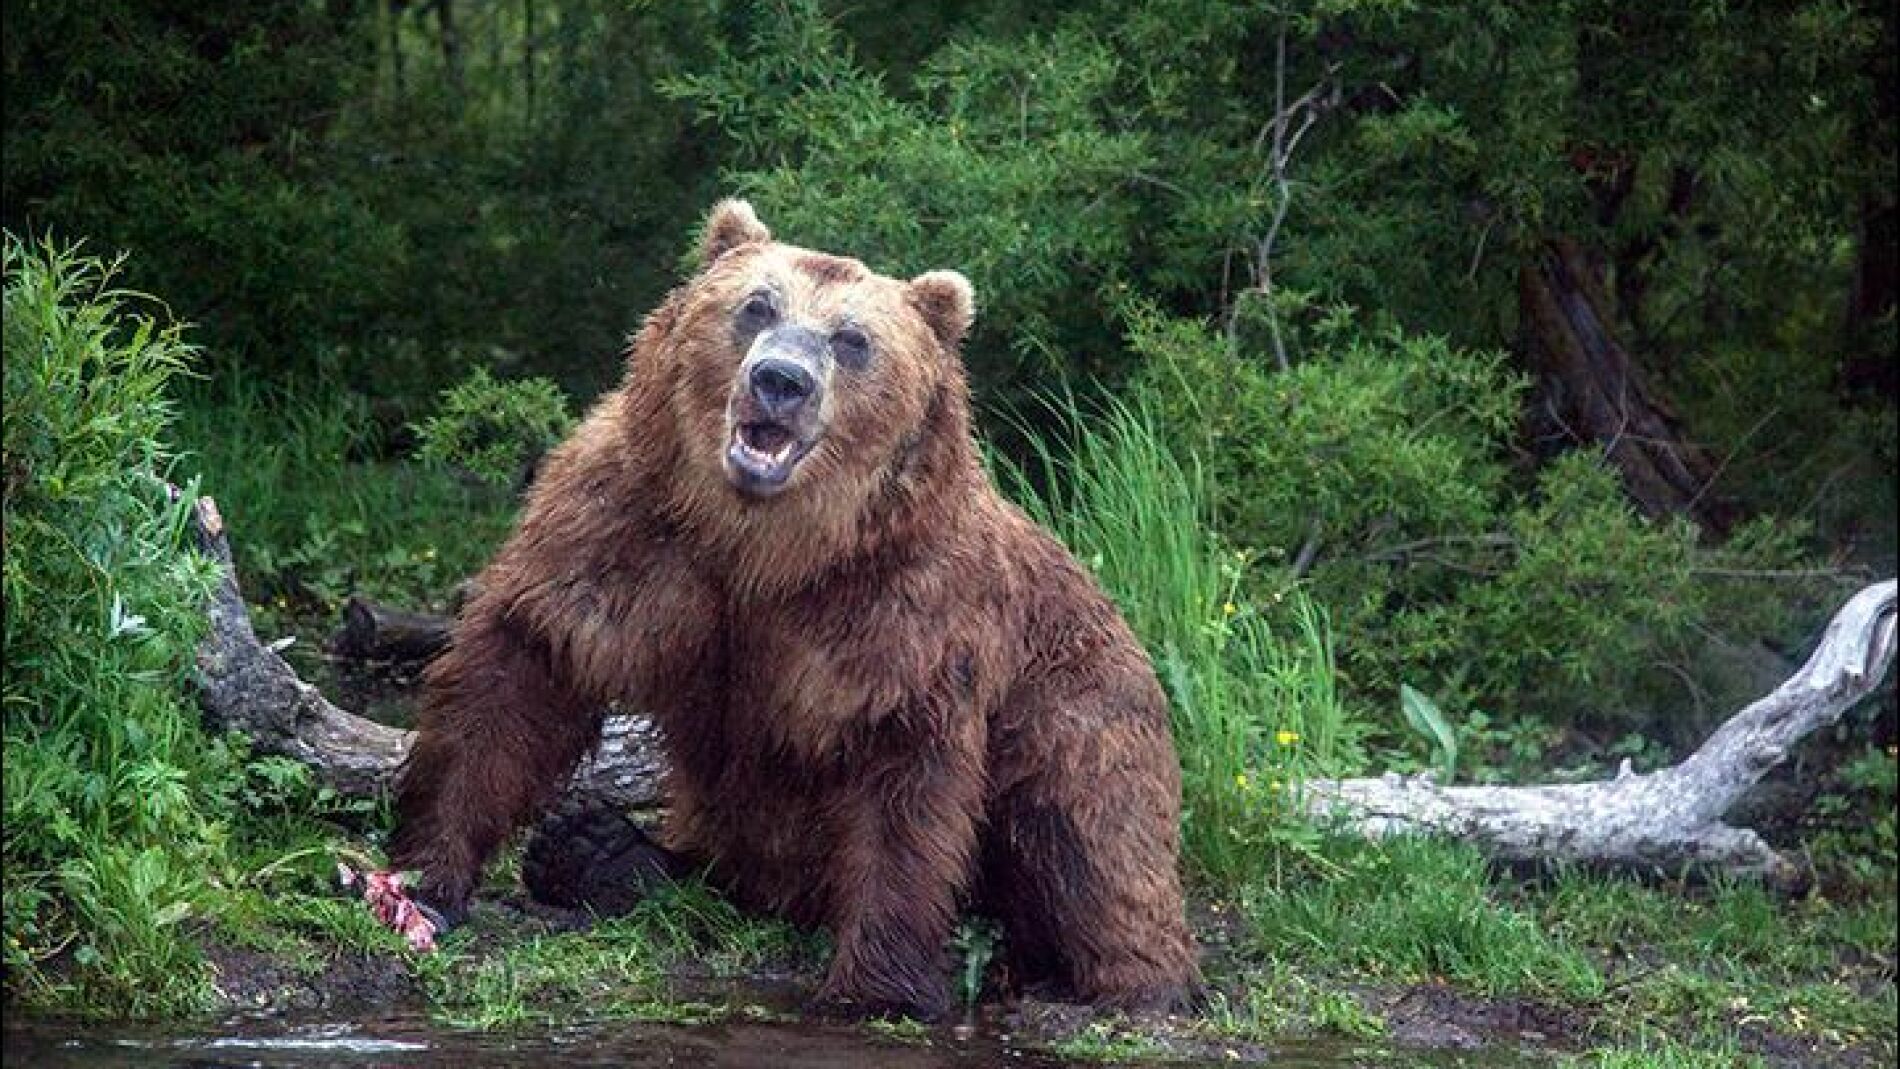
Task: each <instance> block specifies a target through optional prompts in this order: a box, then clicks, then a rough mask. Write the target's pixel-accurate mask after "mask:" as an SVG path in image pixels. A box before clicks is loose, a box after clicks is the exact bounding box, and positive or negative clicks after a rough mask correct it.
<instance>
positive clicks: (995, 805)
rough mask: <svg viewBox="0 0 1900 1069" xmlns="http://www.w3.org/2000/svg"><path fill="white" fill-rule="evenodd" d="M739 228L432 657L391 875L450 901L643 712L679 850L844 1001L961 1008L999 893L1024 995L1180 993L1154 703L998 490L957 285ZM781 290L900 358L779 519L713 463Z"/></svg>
mask: <svg viewBox="0 0 1900 1069" xmlns="http://www.w3.org/2000/svg"><path fill="white" fill-rule="evenodd" d="M736 210H737V209H734V208H732V207H731V206H730V205H725V206H722V207H721V209H720V210H718V211H717V212H715V215H714V218H713V221H712V222H711V223H709V225H708V228H707V237H706V259H707V266H706V267H705V268H704V270H703V271H702V272H701V273H700V274H699V275H698V276H697V277H695V278H693V279H692V280H690V281H689V282H688V283H687V284H686V285H684V286H682V287H681V288H680V289H679V290H677V291H675V292H674V293H673V294H672V295H671V296H670V297H669V298H668V299H667V300H666V301H665V303H664V304H663V305H662V306H661V307H660V308H659V309H657V310H656V311H655V312H654V313H653V314H652V315H651V316H650V317H649V318H648V320H647V322H646V324H645V326H644V327H643V329H642V330H641V332H640V333H639V335H638V336H637V338H636V339H635V341H634V344H633V346H632V349H631V353H630V357H629V363H628V370H627V375H626V379H625V382H624V383H623V385H622V386H621V388H619V389H618V390H616V391H614V392H612V393H609V394H607V395H606V396H605V397H604V398H603V399H602V400H601V401H600V402H599V403H598V404H597V405H596V406H595V407H594V409H593V411H592V412H591V413H590V414H589V415H588V417H587V418H586V420H585V421H584V422H583V424H582V425H581V427H580V428H579V430H578V431H577V432H576V433H575V434H574V436H573V437H572V438H571V439H570V440H569V441H568V442H567V443H566V444H565V445H563V446H562V447H561V448H560V449H559V450H557V451H556V452H555V453H553V454H552V455H551V456H550V457H549V458H548V460H547V462H546V464H545V467H544V470H543V473H542V475H541V477H540V479H539V481H538V482H537V484H536V486H535V487H534V490H533V491H532V494H531V496H530V498H529V500H528V502H527V506H526V508H525V510H524V514H523V516H522V517H521V520H520V522H519V524H518V527H517V529H516V531H515V533H514V535H513V537H512V538H511V539H510V540H509V542H508V543H507V544H506V545H505V546H504V547H503V549H502V550H501V552H500V554H499V555H498V556H497V557H496V559H495V560H494V562H493V563H492V564H491V565H490V566H489V567H488V569H487V570H486V571H485V572H484V573H483V575H482V577H481V581H480V589H481V593H480V595H479V596H478V597H477V598H476V599H475V600H474V601H473V602H472V603H471V604H469V605H468V606H467V607H466V608H465V609H464V612H463V615H462V618H461V620H460V622H459V625H458V628H457V631H456V635H455V640H454V642H453V644H452V646H451V648H450V649H449V650H448V652H447V653H445V654H444V655H443V656H442V657H441V658H440V659H438V660H437V661H436V663H435V664H434V665H433V666H432V668H431V669H430V671H429V674H428V678H427V691H426V699H425V703H424V709H423V713H422V718H421V727H420V733H419V736H418V739H417V742H416V744H415V747H414V749H413V750H412V751H411V754H410V757H409V760H408V763H407V766H406V768H405V770H404V774H403V776H402V778H401V780H400V784H399V791H398V799H397V811H398V816H399V821H398V828H397V831H396V835H395V837H394V839H393V841H392V844H391V854H392V856H393V859H394V861H395V863H396V864H397V865H398V866H399V867H403V868H415V869H420V870H421V872H422V873H423V894H424V895H426V896H428V897H430V898H432V899H433V900H435V901H437V902H439V903H441V904H443V905H445V906H446V907H448V908H449V909H451V910H453V909H456V908H459V907H460V906H461V905H462V904H464V903H465V902H466V901H467V898H468V896H469V894H470V892H471V890H472V889H473V887H474V885H475V883H476V881H477V879H478V877H479V874H480V871H481V868H482V866H483V864H484V863H485V862H486V861H487V860H488V858H489V857H490V855H491V854H492V853H493V852H494V850H495V849H496V847H497V846H499V845H500V843H501V842H502V841H503V839H504V838H505V837H506V836H507V835H508V834H509V833H510V832H511V831H512V830H513V829H515V828H516V827H517V826H518V825H520V824H521V823H522V822H524V821H526V820H528V819H530V818H531V817H533V816H534V815H535V814H536V813H537V812H538V811H539V810H540V809H541V808H542V807H544V806H545V805H546V803H547V802H548V801H549V799H550V796H551V795H552V794H553V793H554V792H555V790H556V789H557V788H558V787H559V786H560V784H561V783H562V782H563V781H564V780H565V777H566V776H567V774H568V772H569V771H570V770H571V768H572V767H573V765H574V764H575V763H576V761H577V760H578V759H579V758H580V757H581V756H582V754H583V753H584V752H585V751H586V750H587V749H588V748H589V747H590V746H591V745H592V744H593V742H594V741H595V739H596V737H597V733H598V728H599V724H598V721H597V719H596V713H595V710H599V709H601V708H602V707H603V706H604V704H605V703H606V702H608V701H612V700H622V701H625V702H627V703H628V704H629V705H631V706H632V707H635V708H639V709H643V710H646V711H648V712H649V713H650V714H651V715H652V716H653V717H654V719H655V721H656V723H657V724H658V725H659V727H660V729H661V731H662V733H663V736H664V739H665V745H666V751H667V756H668V758H669V772H668V778H667V782H666V794H667V798H668V801H669V804H670V806H669V811H668V815H667V821H666V826H665V829H664V832H663V839H664V842H665V844H666V845H667V846H668V847H669V848H671V849H673V850H675V851H678V852H679V853H681V854H683V855H684V856H685V857H687V858H688V859H690V860H691V861H692V862H694V863H695V864H698V865H701V866H704V867H706V869H707V871H708V872H709V873H710V876H711V878H712V880H713V881H714V882H715V883H717V884H718V885H719V886H721V887H722V888H724V889H725V890H726V891H727V892H728V893H730V894H731V895H733V896H734V897H735V898H736V899H737V900H738V901H740V902H741V903H742V904H744V905H747V906H749V907H752V908H755V909H759V910H765V911H770V912H773V913H776V914H779V915H781V916H784V917H787V918H789V919H791V920H793V921H795V922H798V923H801V924H807V925H822V926H824V927H826V928H828V929H829V930H830V931H831V933H832V935H833V937H834V940H835V944H836V954H835V957H834V960H833V962H832V964H831V967H830V970H829V973H828V976H827V978H826V982H825V988H824V992H823V994H824V995H825V996H826V997H828V998H830V999H833V1000H837V1001H840V1002H844V1003H847V1004H850V1005H852V1006H854V1007H858V1008H861V1009H864V1010H884V1009H896V1010H903V1011H908V1012H913V1013H920V1014H924V1015H930V1014H934V1013H936V1012H938V1011H941V1010H942V1009H943V1008H944V1006H945V1004H946V979H945V978H946V964H947V963H946V962H945V961H944V959H943V955H944V946H945V942H946V940H947V939H948V937H949V935H950V934H951V931H952V928H953V925H954V923H955V919H956V916H957V913H958V911H959V909H961V908H963V907H965V906H967V905H972V904H974V905H978V906H980V907H981V908H983V909H985V910H986V911H988V912H990V913H991V914H993V915H995V916H996V917H998V918H999V919H1000V920H1001V921H1002V922H1003V924H1004V925H1005V932H1006V944H1007V946H1008V948H1009V950H1010V953H1011V965H1012V973H1013V975H1014V976H1015V977H1016V978H1017V979H1018V980H1021V981H1024V982H1031V983H1037V982H1039V983H1043V984H1046V985H1049V986H1051V987H1053V988H1054V989H1056V990H1057V991H1059V992H1061V993H1063V994H1066V995H1067V996H1069V997H1073V998H1077V999H1081V1000H1086V1001H1093V1002H1099V1003H1104V1004H1113V1005H1125V1006H1168V1005H1175V1004H1178V1003H1179V1002H1180V1000H1181V999H1182V998H1183V997H1184V996H1185V995H1186V994H1187V993H1188V991H1189V990H1190V989H1191V988H1192V986H1193V985H1194V983H1195V982H1196V966H1195V952H1194V947H1193V944H1192V941H1191V939H1190V937H1189V935H1188V932H1187V929H1186V926H1185V923H1184V920H1183V911H1182V900H1181V891H1180V884H1179V880H1178V877H1177V874H1176V852H1177V845H1178V843H1177V838H1178V819H1179V804H1180V802H1179V796H1180V784H1179V769H1178V766H1177V764H1176V760H1175V755H1174V751H1173V747H1172V743H1171V741H1170V737H1169V733H1168V723H1167V712H1166V706H1165V702H1164V698H1163V695H1162V693H1161V690H1160V687H1159V686H1158V685H1157V683H1156V681H1155V677H1154V673H1153V671H1152V669H1151V667H1150V665H1149V663H1148V661H1147V658H1146V656H1145V655H1144V653H1143V652H1142V650H1141V648H1140V646H1139V644H1138V643H1137V642H1136V641H1135V639H1134V637H1133V635H1132V634H1131V633H1130V632H1129V630H1128V628H1127V626H1126V625H1125V624H1124V623H1123V621H1122V620H1121V618H1120V616H1119V615H1118V614H1117V613H1116V612H1115V610H1114V608H1113V607H1112V606H1111V605H1110V603H1109V602H1108V601H1107V599H1106V598H1105V597H1104V596H1103V595H1102V594H1101V592H1100V591H1099V590H1098V589H1097V587H1096V585H1095V583H1094V581H1093V580H1092V578H1091V577H1090V576H1089V575H1088V574H1087V573H1086V572H1085V571H1084V570H1083V569H1082V568H1081V567H1080V566H1078V565H1077V564H1076V562H1075V561H1074V560H1073V558H1071V556H1070V555H1069V554H1068V553H1067V552H1066V551H1065V550H1064V549H1063V548H1062V547H1061V546H1060V545H1058V544H1057V543H1056V542H1055V541H1054V540H1053V539H1052V538H1050V537H1049V536H1048V535H1047V534H1046V533H1044V532H1043V531H1041V530H1040V529H1038V528H1037V527H1036V526H1035V525H1034V524H1032V523H1031V522H1030V521H1029V520H1027V519H1026V518H1025V517H1024V516H1023V515H1022V514H1021V513H1020V512H1018V511H1017V510H1016V509H1015V508H1014V507H1012V506H1011V505H1009V504H1008V503H1006V502H1005V501H1003V499H1002V498H1001V497H1000V496H999V495H998V494H997V493H996V492H995V491H994V489H993V488H992V487H991V486H990V485H989V483H988V480H987V478H986V477H985V475H984V473H983V470H982V468H981V466H980V463H979V460H978V455H977V452H976V449H975V446H974V444H973V442H972V439H971V428H970V413H969V400H968V396H967V387H966V384H965V379H964V374H963V370H962V366H961V362H960V360H959V358H958V356H957V352H956V342H957V340H958V338H959V337H960V336H961V334H962V333H963V331H964V329H965V328H966V327H967V324H968V315H969V307H968V290H967V283H961V278H960V276H949V275H948V274H947V273H933V275H929V276H922V277H920V278H919V279H916V280H913V281H911V282H904V281H900V280H894V279H889V278H885V277H883V276H878V275H874V274H872V273H870V272H869V271H867V270H865V269H864V268H863V266H862V265H861V264H858V263H856V261H850V260H844V259H840V258H837V257H831V256H825V255H822V254H816V253H811V252H809V251H807V250H803V249H797V248H793V247H790V246H785V245H779V244H775V243H772V242H770V241H769V240H768V239H767V238H766V237H765V236H764V228H763V227H761V226H758V224H757V221H756V218H753V217H752V216H751V213H750V210H749V209H746V210H745V211H744V213H743V217H742V218H736V219H735V218H734V217H733V212H735V211H736ZM762 274H769V275H771V276H772V277H774V278H775V279H778V280H780V281H782V282H783V283H784V284H786V285H788V286H790V287H791V288H792V289H794V290H795V291H796V292H794V293H792V294H791V295H790V300H791V302H792V304H793V305H794V306H795V307H797V308H799V309H801V312H802V313H803V314H809V315H811V316H814V317H817V318H818V319H820V320H822V319H824V318H825V317H827V316H835V315H838V314H842V313H843V312H845V311H849V313H850V314H851V315H852V316H854V317H855V318H856V320H857V321H858V322H860V323H863V324H865V325H866V328H867V330H868V332H869V333H871V334H872V335H873V336H874V337H876V338H877V339H878V342H879V352H878V354H877V358H876V359H875V360H873V362H872V364H871V366H870V367H869V368H867V369H866V370H865V371H863V372H859V373H856V374H850V373H842V372H841V373H840V381H839V383H838V388H837V389H836V390H835V391H834V393H835V394H836V395H837V396H836V397H835V399H834V400H832V401H829V402H828V403H829V404H832V405H834V406H835V409H834V411H832V412H831V414H830V430H829V433H828V434H827V435H826V437H825V438H824V440H823V441H822V442H821V443H820V444H819V446H818V448H817V449H816V450H815V451H814V452H813V453H812V455H811V456H810V457H808V458H807V460H806V461H805V462H804V464H803V465H801V467H800V468H799V469H798V471H797V472H796V473H795V474H794V476H793V479H794V480H795V483H794V485H792V487H791V488H790V489H789V490H788V491H787V492H785V493H783V494H781V495H780V496H778V497H775V498H772V499H771V500H769V501H753V500H748V499H746V498H743V497H741V496H740V495H739V494H737V493H736V492H735V491H734V490H733V489H732V488H731V486H730V485H729V484H728V483H727V481H726V480H725V478H724V476H723V474H722V472H721V470H720V467H719V458H720V452H721V450H722V449H723V447H724V444H725V438H724V436H725V433H726V431H725V428H724V426H723V423H722V406H723V404H724V399H725V397H726V396H727V392H728V391H729V390H730V388H731V379H732V375H733V371H734V369H735V368H736V367H737V365H738V362H739V358H740V357H741V356H742V355H743V354H742V353H739V352H736V351H735V347H734V344H733V341H732V338H731V334H730V330H729V323H730V321H731V320H730V316H731V310H732V309H733V308H734V307H735V306H736V303H737V302H738V301H740V300H743V298H744V295H745V294H746V293H747V292H748V290H749V287H750V286H751V285H752V284H753V283H754V282H755V281H756V280H757V279H758V278H759V277H761V275H762ZM959 285H961V286H962V288H961V289H959V288H958V287H959Z"/></svg>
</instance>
